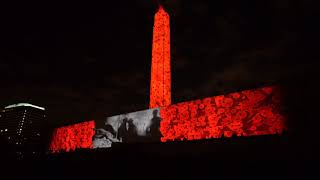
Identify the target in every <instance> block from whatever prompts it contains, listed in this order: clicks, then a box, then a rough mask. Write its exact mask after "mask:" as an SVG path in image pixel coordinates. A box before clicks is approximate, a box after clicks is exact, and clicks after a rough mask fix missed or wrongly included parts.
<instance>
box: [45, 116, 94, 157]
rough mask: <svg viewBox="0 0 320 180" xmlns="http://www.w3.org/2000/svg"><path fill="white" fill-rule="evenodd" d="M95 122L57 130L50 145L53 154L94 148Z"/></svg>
mask: <svg viewBox="0 0 320 180" xmlns="http://www.w3.org/2000/svg"><path fill="white" fill-rule="evenodd" d="M94 128H95V123H94V121H88V122H83V123H79V124H74V125H71V126H65V127H61V128H57V129H55V131H54V133H53V137H52V140H51V144H50V151H51V152H62V151H64V152H69V151H74V150H76V149H78V148H92V136H93V135H94V133H95V131H94Z"/></svg>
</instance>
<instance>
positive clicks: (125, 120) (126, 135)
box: [93, 108, 161, 148]
mask: <svg viewBox="0 0 320 180" xmlns="http://www.w3.org/2000/svg"><path fill="white" fill-rule="evenodd" d="M160 121H161V117H160V109H159V108H154V109H148V110H143V111H137V112H133V113H128V114H121V115H117V116H111V117H108V118H107V119H106V120H105V123H104V126H103V127H96V129H95V135H94V136H93V148H108V147H112V144H113V143H137V142H158V141H160V138H161V133H160V129H159V128H160Z"/></svg>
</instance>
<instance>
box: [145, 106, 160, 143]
mask: <svg viewBox="0 0 320 180" xmlns="http://www.w3.org/2000/svg"><path fill="white" fill-rule="evenodd" d="M152 113H153V117H152V119H151V125H150V127H149V130H148V135H149V136H150V138H151V140H152V141H160V138H161V137H162V134H161V132H160V121H161V118H160V117H159V116H158V110H157V109H155V110H154V111H153V112H152Z"/></svg>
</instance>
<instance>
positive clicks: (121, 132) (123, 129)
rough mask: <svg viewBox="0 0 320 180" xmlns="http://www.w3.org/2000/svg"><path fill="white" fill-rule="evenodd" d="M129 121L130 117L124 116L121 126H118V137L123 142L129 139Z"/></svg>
mask: <svg viewBox="0 0 320 180" xmlns="http://www.w3.org/2000/svg"><path fill="white" fill-rule="evenodd" d="M127 123H128V119H127V118H124V119H123V120H122V123H121V125H120V127H119V128H118V135H117V139H119V140H120V141H122V142H126V141H127V136H128V130H127Z"/></svg>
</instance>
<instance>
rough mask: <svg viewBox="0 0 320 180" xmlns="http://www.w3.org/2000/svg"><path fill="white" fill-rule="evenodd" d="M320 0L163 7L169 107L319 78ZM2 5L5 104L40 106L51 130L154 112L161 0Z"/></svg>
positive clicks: (180, 0) (0, 96)
mask: <svg viewBox="0 0 320 180" xmlns="http://www.w3.org/2000/svg"><path fill="white" fill-rule="evenodd" d="M314 2H315V1H312V0H304V1H302V0H301V1H292V0H259V1H239V0H223V1H212V0H193V1H191V0H170V1H169V0H168V1H165V2H164V3H163V4H164V6H165V9H166V10H167V12H168V13H169V14H170V16H171V55H172V58H171V62H172V67H171V68H172V70H171V71H172V101H173V103H177V102H182V101H187V100H195V99H199V98H204V97H208V96H214V95H220V94H225V93H229V92H234V91H238V90H244V89H250V88H256V87H261V86H264V85H270V84H279V83H280V84H281V83H284V82H287V81H295V79H297V80H298V79H299V80H306V79H305V78H309V77H315V75H314V74H317V73H316V72H317V70H318V69H319V68H318V63H317V61H318V60H319V48H318V47H317V46H318V45H319V42H320V41H319V40H320V38H319V34H320V33H319V32H320V28H319V25H318V22H319V19H318V17H317V12H318V11H319V8H318V7H319V6H317V5H315V3H314ZM87 3H88V4H87ZM1 7H2V10H1V18H0V19H1V26H0V27H1V30H0V32H1V33H0V76H1V93H0V105H1V106H2V107H4V106H6V105H9V104H12V103H18V102H29V103H32V104H35V105H39V106H43V107H45V108H47V111H48V120H49V121H50V122H51V123H52V124H53V126H61V125H63V124H71V123H73V122H79V121H86V120H90V119H104V118H105V117H107V116H111V115H117V114H121V113H126V112H133V111H137V110H143V109H147V108H148V105H149V83H150V82H149V81H150V66H151V46H152V27H153V16H154V13H155V11H156V8H157V6H156V3H155V1H152V0H136V1H133V0H121V1H107V2H105V4H93V3H92V4H90V3H89V2H86V4H80V3H78V4H49V3H48V4H39V3H36V4H32V3H30V2H27V3H26V4H19V6H17V4H6V5H1ZM306 74H308V75H306ZM314 79H317V78H314ZM300 86H303V85H301V84H299V81H296V87H295V86H293V87H294V88H299V87H300Z"/></svg>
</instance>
